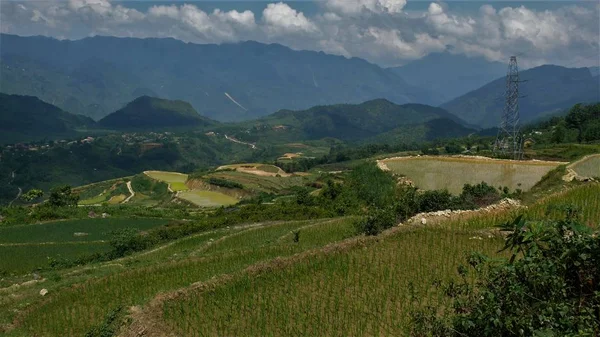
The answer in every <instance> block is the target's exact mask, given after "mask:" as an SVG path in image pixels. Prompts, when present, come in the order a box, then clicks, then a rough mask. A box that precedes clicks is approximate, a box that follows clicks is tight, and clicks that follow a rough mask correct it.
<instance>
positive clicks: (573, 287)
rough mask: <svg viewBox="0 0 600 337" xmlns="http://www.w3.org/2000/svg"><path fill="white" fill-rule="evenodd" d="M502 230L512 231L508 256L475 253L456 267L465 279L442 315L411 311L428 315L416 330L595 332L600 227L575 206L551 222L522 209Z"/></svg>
mask: <svg viewBox="0 0 600 337" xmlns="http://www.w3.org/2000/svg"><path fill="white" fill-rule="evenodd" d="M502 229H504V230H510V231H511V234H510V235H508V237H507V238H506V244H505V247H504V249H505V250H509V251H511V252H512V255H511V257H510V259H504V260H501V261H498V260H493V259H490V258H488V257H486V256H483V255H480V254H477V253H474V254H472V255H471V256H470V257H469V259H468V264H469V265H470V266H471V268H470V269H467V268H466V267H460V268H459V274H460V276H461V279H462V280H461V281H460V282H459V283H456V284H455V283H450V284H448V285H446V293H447V294H448V295H450V296H451V298H452V301H453V306H452V307H451V309H450V310H449V311H448V312H446V314H445V315H443V316H441V317H439V316H435V314H432V313H431V312H429V313H427V312H426V310H425V311H421V310H420V311H417V312H415V313H413V319H414V321H415V323H423V322H428V323H427V324H416V325H414V327H415V331H413V335H414V336H423V335H429V336H477V337H487V336H490V337H492V336H598V335H599V334H600V315H599V314H600V236H599V233H598V232H595V233H593V232H592V231H591V229H589V228H588V227H585V226H583V225H581V224H580V223H579V222H578V221H577V220H576V213H574V212H573V211H572V210H569V211H568V212H567V217H566V218H565V220H562V221H554V222H550V223H548V222H529V221H525V219H524V218H523V217H521V216H519V217H517V218H516V219H515V220H514V221H513V222H510V223H507V224H505V225H504V226H503V228H502ZM424 315H426V316H428V317H429V319H423V316H424ZM432 322H435V323H432ZM440 326H445V327H446V328H445V329H439V327H440ZM433 327H435V328H436V329H437V331H438V332H435V331H434V330H433ZM440 331H441V332H440Z"/></svg>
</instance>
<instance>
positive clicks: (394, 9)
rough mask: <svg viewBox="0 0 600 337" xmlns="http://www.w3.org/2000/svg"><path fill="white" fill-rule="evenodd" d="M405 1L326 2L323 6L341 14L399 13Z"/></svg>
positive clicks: (349, 0) (335, 0) (361, 0)
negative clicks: (366, 12) (365, 12)
mask: <svg viewBox="0 0 600 337" xmlns="http://www.w3.org/2000/svg"><path fill="white" fill-rule="evenodd" d="M405 5H406V0H326V1H325V6H326V7H327V8H329V9H330V10H332V11H335V12H338V13H341V14H359V13H361V12H363V11H368V12H374V13H384V12H387V13H400V12H402V9H403V8H404V6H405Z"/></svg>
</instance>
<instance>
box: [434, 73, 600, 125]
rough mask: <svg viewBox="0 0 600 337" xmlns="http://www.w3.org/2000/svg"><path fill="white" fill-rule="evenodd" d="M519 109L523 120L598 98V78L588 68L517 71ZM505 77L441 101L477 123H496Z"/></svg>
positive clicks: (443, 106)
mask: <svg viewBox="0 0 600 337" xmlns="http://www.w3.org/2000/svg"><path fill="white" fill-rule="evenodd" d="M519 77H520V81H522V82H521V83H519V95H520V98H519V113H520V116H521V122H522V123H528V122H532V121H535V120H539V119H540V118H543V117H544V116H550V115H552V114H556V113H557V112H560V111H562V110H565V109H567V108H569V107H571V106H573V105H574V104H576V103H593V102H599V101H600V78H599V77H598V74H597V73H596V74H595V75H594V74H593V71H592V70H590V69H589V68H565V67H561V66H555V65H543V66H540V67H535V68H531V69H528V70H524V71H521V72H519ZM505 88H506V81H505V78H498V79H496V80H495V81H492V82H490V83H488V84H486V85H484V86H482V87H481V88H479V89H476V90H473V91H471V92H469V93H467V94H465V95H462V96H460V97H457V98H455V99H453V100H451V101H449V102H447V103H444V104H442V105H441V107H442V108H444V109H445V110H447V111H449V112H450V113H452V114H454V115H456V116H458V117H460V118H462V119H463V120H465V121H466V122H468V123H471V124H476V125H479V126H480V127H483V128H486V127H493V126H497V125H498V124H499V122H500V118H501V116H502V110H503V108H504V93H505Z"/></svg>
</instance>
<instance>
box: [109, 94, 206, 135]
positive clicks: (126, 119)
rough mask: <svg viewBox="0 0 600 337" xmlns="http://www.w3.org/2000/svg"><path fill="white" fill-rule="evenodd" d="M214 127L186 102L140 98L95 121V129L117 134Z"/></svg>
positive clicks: (147, 97)
mask: <svg viewBox="0 0 600 337" xmlns="http://www.w3.org/2000/svg"><path fill="white" fill-rule="evenodd" d="M211 124H214V122H213V121H211V120H210V119H208V118H206V117H203V116H200V115H199V114H198V112H197V111H196V110H194V108H193V107H192V106H191V105H190V104H189V103H187V102H183V101H171V100H166V99H160V98H155V97H149V96H141V97H138V98H136V99H135V100H133V101H132V102H130V103H129V104H127V105H126V106H125V107H124V108H122V109H120V110H117V111H115V112H113V113H111V114H110V115H108V116H106V117H104V118H102V119H101V120H100V121H98V125H100V126H102V127H105V128H108V129H117V130H135V129H141V130H144V129H145V130H152V129H164V128H169V127H204V126H208V125H211Z"/></svg>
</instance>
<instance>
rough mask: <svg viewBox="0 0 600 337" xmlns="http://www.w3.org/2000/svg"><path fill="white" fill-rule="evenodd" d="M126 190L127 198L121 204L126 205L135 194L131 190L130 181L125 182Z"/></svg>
mask: <svg viewBox="0 0 600 337" xmlns="http://www.w3.org/2000/svg"><path fill="white" fill-rule="evenodd" d="M127 189H128V190H129V196H128V197H127V198H126V199H125V200H123V202H122V203H123V204H125V203H128V202H129V200H131V198H133V197H135V192H134V191H133V188H132V187H131V180H130V181H128V182H127Z"/></svg>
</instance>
